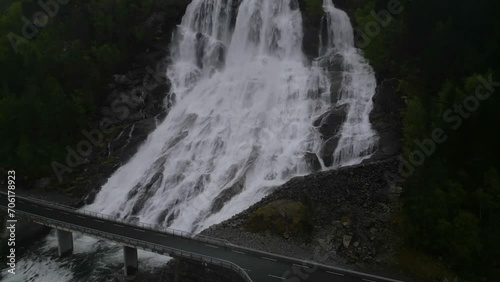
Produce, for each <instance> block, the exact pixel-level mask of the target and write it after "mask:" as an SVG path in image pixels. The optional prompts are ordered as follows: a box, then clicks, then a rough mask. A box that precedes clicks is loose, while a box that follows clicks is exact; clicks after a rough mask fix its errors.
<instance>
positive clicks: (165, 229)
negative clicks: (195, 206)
mask: <svg viewBox="0 0 500 282" xmlns="http://www.w3.org/2000/svg"><path fill="white" fill-rule="evenodd" d="M17 198H18V200H19V199H25V200H29V201H32V202H36V203H42V204H44V205H47V206H52V207H56V208H59V209H62V210H66V211H69V212H73V213H80V214H84V215H88V216H92V217H96V218H101V219H105V220H108V221H113V222H116V223H120V224H124V225H129V226H135V227H140V228H143V229H148V230H152V231H156V232H161V233H165V234H168V235H174V236H179V237H184V238H190V239H194V240H197V241H202V242H206V243H212V244H218V245H222V246H225V247H227V246H229V245H232V244H231V242H229V241H228V240H225V239H220V238H215V237H210V236H206V235H201V234H194V233H190V232H186V231H182V230H178V229H173V228H169V227H164V226H162V225H159V224H149V223H143V222H134V221H127V220H124V219H121V218H119V217H116V216H110V215H107V214H102V213H98V212H94V211H89V210H85V209H81V208H80V209H78V208H75V207H71V206H66V205H62V204H59V203H54V202H49V201H46V200H43V199H39V198H35V197H23V196H17Z"/></svg>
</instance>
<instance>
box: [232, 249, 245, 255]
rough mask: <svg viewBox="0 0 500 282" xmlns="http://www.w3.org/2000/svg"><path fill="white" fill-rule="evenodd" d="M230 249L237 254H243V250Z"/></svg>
mask: <svg viewBox="0 0 500 282" xmlns="http://www.w3.org/2000/svg"><path fill="white" fill-rule="evenodd" d="M231 251H233V252H234V253H237V254H242V255H244V254H245V253H244V252H240V251H236V250H231Z"/></svg>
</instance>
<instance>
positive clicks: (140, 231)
mask: <svg viewBox="0 0 500 282" xmlns="http://www.w3.org/2000/svg"><path fill="white" fill-rule="evenodd" d="M134 230H135V231H139V232H146V231H144V230H141V229H137V228H134Z"/></svg>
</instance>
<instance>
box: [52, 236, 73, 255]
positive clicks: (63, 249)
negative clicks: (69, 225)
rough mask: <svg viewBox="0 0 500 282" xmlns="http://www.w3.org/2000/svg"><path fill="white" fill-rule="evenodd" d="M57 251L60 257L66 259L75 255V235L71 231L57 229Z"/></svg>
mask: <svg viewBox="0 0 500 282" xmlns="http://www.w3.org/2000/svg"><path fill="white" fill-rule="evenodd" d="M56 235H57V250H58V251H59V257H65V256H67V255H71V254H72V253H73V234H72V233H71V232H69V231H64V230H60V229H57V230H56Z"/></svg>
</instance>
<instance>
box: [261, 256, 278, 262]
mask: <svg viewBox="0 0 500 282" xmlns="http://www.w3.org/2000/svg"><path fill="white" fill-rule="evenodd" d="M261 258H263V259H267V260H270V261H276V260H275V259H272V258H266V257H261Z"/></svg>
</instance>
